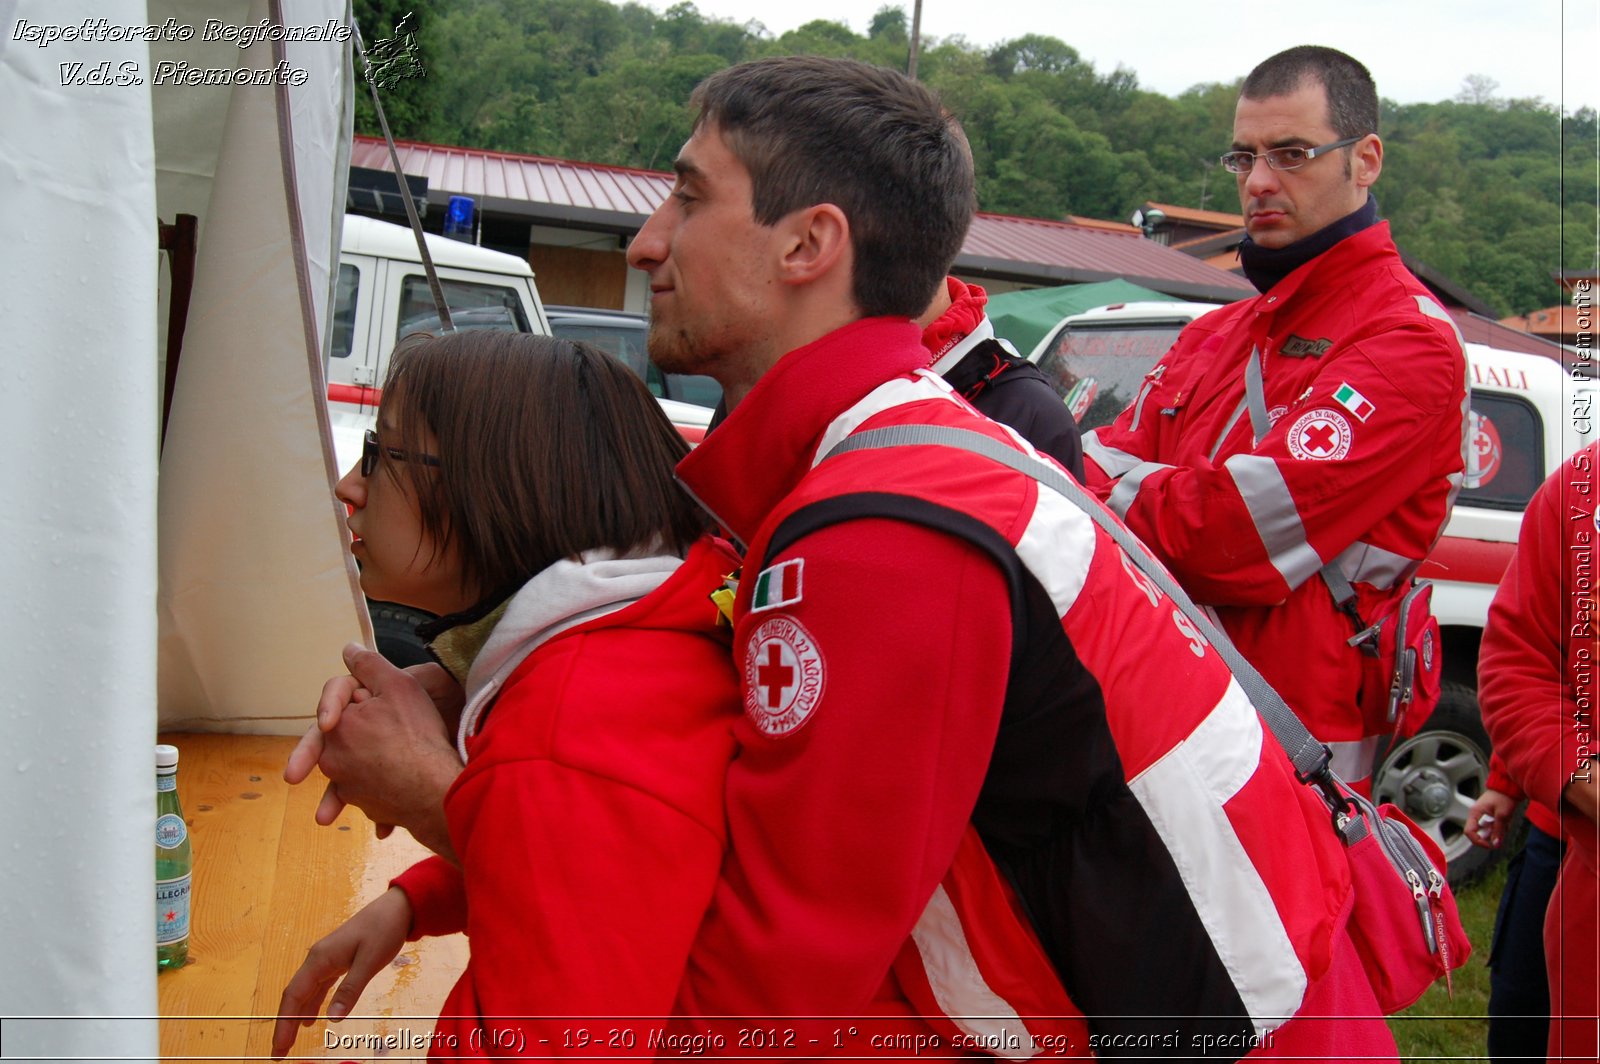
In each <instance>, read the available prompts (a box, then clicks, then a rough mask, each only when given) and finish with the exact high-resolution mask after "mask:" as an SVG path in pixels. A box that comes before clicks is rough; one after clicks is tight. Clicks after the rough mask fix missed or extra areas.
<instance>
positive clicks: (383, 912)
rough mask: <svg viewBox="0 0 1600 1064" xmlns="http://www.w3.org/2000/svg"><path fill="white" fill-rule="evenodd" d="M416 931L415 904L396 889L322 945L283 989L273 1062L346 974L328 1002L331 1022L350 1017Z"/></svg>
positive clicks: (286, 1048) (308, 955)
mask: <svg viewBox="0 0 1600 1064" xmlns="http://www.w3.org/2000/svg"><path fill="white" fill-rule="evenodd" d="M410 930H411V899H410V898H408V897H406V893H405V891H403V890H401V889H400V888H399V887H390V888H389V890H388V891H387V892H386V893H384V894H383V895H382V896H381V897H379V898H378V899H377V900H376V901H373V902H370V903H369V904H368V905H367V906H366V907H365V908H363V909H362V910H361V911H360V912H358V913H356V914H355V915H354V916H352V917H351V918H350V919H348V920H346V921H345V922H344V923H342V924H340V925H339V927H338V928H337V929H336V930H334V931H333V932H332V933H331V934H329V935H328V936H326V937H325V938H322V939H320V940H318V941H317V943H316V944H315V945H313V946H312V947H311V949H310V950H308V951H307V953H306V959H305V962H304V963H302V964H301V965H300V968H299V970H298V971H296V972H295V973H294V976H293V977H292V978H291V979H290V980H289V985H288V986H286V987H284V988H283V997H282V998H281V999H279V1001H278V1022H277V1025H276V1026H275V1027H273V1029H272V1059H274V1060H282V1059H283V1056H284V1054H285V1053H287V1052H289V1049H290V1048H291V1047H292V1046H293V1045H294V1039H295V1035H296V1034H298V1033H299V1029H300V1028H301V1027H309V1026H311V1024H312V1022H313V1021H315V1020H316V1018H317V1011H318V1009H320V1008H321V1007H322V999H323V997H325V996H326V995H327V993H328V988H329V987H330V986H332V985H333V981H334V980H335V979H338V978H339V977H340V976H341V975H343V976H345V978H344V981H343V982H342V983H340V984H339V989H338V990H336V991H334V995H333V1000H332V1001H330V1002H328V1020H329V1021H330V1022H337V1021H339V1020H342V1019H344V1018H345V1017H346V1016H348V1015H349V1014H350V1010H351V1009H353V1008H355V1004H356V1001H357V1000H359V999H360V997H361V992H362V991H363V990H365V989H366V988H367V984H368V983H370V982H371V981H372V977H373V976H374V975H377V974H378V972H379V971H381V970H382V969H383V966H384V965H386V964H388V963H389V962H390V961H392V960H394V959H395V957H396V956H398V955H399V953H400V950H401V949H402V948H404V946H405V944H406V934H407V933H408V932H409V931H410ZM347 972H348V973H349V974H348V975H346V974H345V973H347Z"/></svg>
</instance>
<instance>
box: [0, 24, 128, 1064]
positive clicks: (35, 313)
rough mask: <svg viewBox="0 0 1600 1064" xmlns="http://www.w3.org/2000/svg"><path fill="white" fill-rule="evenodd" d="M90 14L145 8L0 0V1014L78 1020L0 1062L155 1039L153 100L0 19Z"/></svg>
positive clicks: (22, 1030) (17, 1036) (121, 1053)
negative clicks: (72, 80) (3, 830)
mask: <svg viewBox="0 0 1600 1064" xmlns="http://www.w3.org/2000/svg"><path fill="white" fill-rule="evenodd" d="M91 16H95V17H99V16H104V17H106V18H108V19H110V20H111V21H113V22H125V23H130V24H137V23H142V22H143V21H144V17H145V10H144V5H143V4H142V3H134V2H129V0H121V2H116V0H112V2H97V3H94V4H89V3H58V2H50V0H23V2H21V3H17V2H6V0H0V28H3V30H4V36H3V37H0V100H4V101H5V106H3V107H0V203H4V204H5V206H6V216H7V219H8V221H7V224H6V225H5V226H0V291H4V293H5V295H4V301H5V306H6V319H7V321H6V328H5V330H4V338H3V339H0V380H3V381H4V384H3V385H0V453H3V454H4V455H5V461H4V462H3V463H0V498H4V499H5V503H6V505H5V507H4V509H3V510H0V529H3V532H0V542H3V543H4V545H5V550H3V551H0V599H3V601H4V602H5V605H6V612H7V618H8V619H7V622H6V627H5V633H4V635H5V637H4V638H3V639H0V676H3V677H4V678H5V682H4V684H0V751H3V753H0V808H4V809H5V810H6V813H7V817H8V819H9V821H10V823H11V824H12V828H13V830H12V831H10V832H9V833H8V834H9V835H10V840H9V842H8V843H7V844H6V845H5V857H4V859H3V860H0V938H3V940H4V941H5V944H6V957H7V963H6V964H5V965H3V966H0V1014H6V1015H10V1016H17V1015H34V1016H57V1017H81V1018H80V1019H71V1018H63V1019H56V1020H34V1021H17V1020H8V1021H7V1022H6V1026H5V1054H6V1057H7V1058H8V1059H13V1058H15V1059H27V1058H29V1057H52V1058H56V1059H61V1058H93V1057H140V1056H144V1057H154V1056H155V1055H156V1025H155V1021H154V1020H152V1019H149V1018H148V1017H151V1016H153V1015H154V1013H155V999H156V994H155V963H154V953H155V917H154V908H153V900H154V899H153V894H152V888H151V884H152V882H153V880H154V861H153V858H152V856H151V854H152V851H153V847H152V846H151V840H152V838H153V834H152V825H153V817H154V809H155V786H154V757H153V751H152V746H153V744H154V740H155V730H156V665H155V662H156V653H155V644H156V630H155V597H156V578H155V565H156V435H157V422H158V420H159V406H160V399H159V378H158V377H157V376H156V367H155V363H154V360H153V358H152V355H153V352H154V350H155V333H156V325H155V311H154V304H153V297H154V293H155V289H156V242H157V236H156V209H155V163H154V157H153V148H152V141H151V135H150V98H149V94H148V92H146V91H143V90H139V89H135V88H129V87H126V86H120V87H119V86H115V85H108V86H99V87H97V86H66V87H64V86H63V85H62V84H61V81H62V78H61V72H60V64H63V63H72V62H84V63H86V64H89V65H93V64H95V63H99V62H101V61H103V60H106V59H110V60H112V62H113V66H115V65H116V64H118V63H121V62H132V63H137V64H139V65H141V66H144V65H146V64H147V61H148V54H147V52H148V50H147V48H146V47H145V45H144V44H142V43H139V44H129V43H119V44H105V43H97V44H79V43H71V42H57V43H55V44H52V45H51V46H50V47H48V48H41V47H39V46H38V45H36V44H34V43H31V42H28V41H17V40H11V39H10V38H11V36H12V33H11V31H12V28H13V27H14V26H15V25H16V23H17V21H18V20H19V19H27V20H28V21H29V22H31V23H35V24H62V23H69V22H72V21H74V20H79V21H81V20H82V19H83V18H86V17H91ZM96 1017H98V1018H96ZM116 1017H134V1018H127V1019H119V1018H116ZM137 1017H144V1018H143V1019H140V1018H137Z"/></svg>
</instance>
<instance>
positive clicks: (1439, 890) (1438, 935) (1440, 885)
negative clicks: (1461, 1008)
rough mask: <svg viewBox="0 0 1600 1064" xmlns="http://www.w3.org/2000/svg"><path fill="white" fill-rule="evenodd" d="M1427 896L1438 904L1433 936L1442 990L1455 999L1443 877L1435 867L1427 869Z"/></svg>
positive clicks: (1434, 917)
mask: <svg viewBox="0 0 1600 1064" xmlns="http://www.w3.org/2000/svg"><path fill="white" fill-rule="evenodd" d="M1428 897H1429V898H1431V899H1432V900H1433V901H1434V902H1437V903H1438V905H1437V907H1436V908H1434V910H1433V925H1434V938H1435V940H1436V941H1437V942H1438V943H1439V964H1440V966H1441V967H1443V968H1444V990H1445V993H1446V994H1447V995H1449V997H1450V999H1451V1000H1452V1001H1453V1000H1455V996H1456V987H1455V980H1453V979H1452V978H1451V977H1450V968H1451V964H1450V934H1449V931H1448V928H1447V927H1446V926H1445V919H1444V878H1443V877H1442V876H1440V875H1439V872H1438V870H1437V869H1434V868H1430V869H1428Z"/></svg>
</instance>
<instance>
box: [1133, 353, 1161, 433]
mask: <svg viewBox="0 0 1600 1064" xmlns="http://www.w3.org/2000/svg"><path fill="white" fill-rule="evenodd" d="M1166 371H1167V367H1166V366H1165V365H1164V364H1163V365H1159V366H1157V367H1156V368H1155V369H1153V370H1151V371H1150V375H1149V376H1148V377H1146V378H1145V381H1144V383H1143V384H1141V385H1140V386H1139V397H1138V398H1137V399H1135V400H1134V401H1133V420H1132V421H1130V422H1129V423H1128V428H1129V429H1130V430H1132V431H1134V432H1137V431H1139V418H1140V417H1142V416H1143V415H1144V401H1145V399H1146V398H1147V397H1148V396H1149V395H1150V393H1151V392H1153V391H1155V390H1156V382H1157V381H1159V380H1160V379H1161V375H1162V374H1163V373H1165V372H1166Z"/></svg>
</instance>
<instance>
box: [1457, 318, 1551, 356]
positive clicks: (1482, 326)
mask: <svg viewBox="0 0 1600 1064" xmlns="http://www.w3.org/2000/svg"><path fill="white" fill-rule="evenodd" d="M1445 309H1447V310H1448V311H1449V312H1450V316H1451V317H1452V318H1454V319H1455V320H1456V325H1457V326H1458V327H1460V329H1461V336H1462V338H1463V339H1465V340H1467V341H1468V342H1469V343H1475V344H1488V345H1489V346H1490V347H1498V348H1500V349H1501V350H1502V351H1522V352H1525V353H1527V354H1530V355H1543V356H1544V357H1546V358H1553V359H1556V360H1557V361H1562V362H1565V361H1567V360H1568V359H1567V355H1568V354H1569V353H1568V352H1567V351H1566V350H1565V349H1564V348H1562V346H1561V345H1560V344H1558V343H1555V342H1553V341H1551V340H1550V339H1549V338H1547V337H1543V336H1538V335H1536V334H1534V333H1531V332H1524V331H1522V330H1521V329H1517V328H1514V327H1512V326H1511V325H1510V323H1511V322H1512V321H1513V320H1515V319H1512V318H1505V319H1502V320H1501V321H1495V320H1494V319H1492V318H1485V317H1484V316H1482V315H1481V314H1474V313H1472V312H1471V311H1469V310H1467V309H1466V308H1464V307H1447V308H1445Z"/></svg>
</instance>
